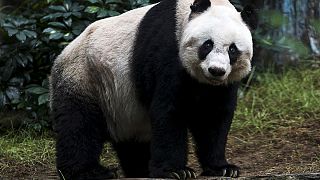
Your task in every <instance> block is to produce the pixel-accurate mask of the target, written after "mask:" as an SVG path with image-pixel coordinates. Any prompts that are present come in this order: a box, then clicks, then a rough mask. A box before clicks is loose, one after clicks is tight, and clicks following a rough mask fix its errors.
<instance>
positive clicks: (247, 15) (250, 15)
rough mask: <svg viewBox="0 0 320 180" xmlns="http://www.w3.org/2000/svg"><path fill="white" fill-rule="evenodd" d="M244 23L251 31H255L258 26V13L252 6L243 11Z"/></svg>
mask: <svg viewBox="0 0 320 180" xmlns="http://www.w3.org/2000/svg"><path fill="white" fill-rule="evenodd" d="M241 17H242V19H243V21H244V22H245V23H246V24H247V25H248V26H249V27H250V30H255V29H256V28H257V26H258V13H257V11H256V9H255V8H254V7H253V6H252V5H248V6H245V7H244V8H243V10H242V11H241Z"/></svg>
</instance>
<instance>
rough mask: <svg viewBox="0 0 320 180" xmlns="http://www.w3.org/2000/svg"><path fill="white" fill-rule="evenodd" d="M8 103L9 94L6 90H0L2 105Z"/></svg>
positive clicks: (0, 102) (0, 104) (0, 105)
mask: <svg viewBox="0 0 320 180" xmlns="http://www.w3.org/2000/svg"><path fill="white" fill-rule="evenodd" d="M7 103H8V99H7V96H6V95H5V93H4V92H2V91H0V107H3V106H4V105H6V104H7Z"/></svg>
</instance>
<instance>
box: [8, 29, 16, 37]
mask: <svg viewBox="0 0 320 180" xmlns="http://www.w3.org/2000/svg"><path fill="white" fill-rule="evenodd" d="M5 30H6V31H7V32H8V35H9V36H10V37H11V36H13V35H15V34H17V33H18V32H19V31H18V29H13V28H5Z"/></svg>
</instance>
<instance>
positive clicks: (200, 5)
mask: <svg viewBox="0 0 320 180" xmlns="http://www.w3.org/2000/svg"><path fill="white" fill-rule="evenodd" d="M210 6H211V2H210V0H194V2H193V4H192V5H191V6H190V8H191V12H192V13H201V12H203V11H205V10H207V9H208V8H209V7H210Z"/></svg>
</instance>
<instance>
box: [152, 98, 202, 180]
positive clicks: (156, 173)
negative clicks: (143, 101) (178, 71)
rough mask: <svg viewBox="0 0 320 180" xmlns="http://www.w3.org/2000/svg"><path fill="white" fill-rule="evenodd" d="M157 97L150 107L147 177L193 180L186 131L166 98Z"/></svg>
mask: <svg viewBox="0 0 320 180" xmlns="http://www.w3.org/2000/svg"><path fill="white" fill-rule="evenodd" d="M156 94H158V96H157V97H156V98H155V99H154V100H153V102H152V105H151V110H150V113H151V121H152V123H151V125H152V139H151V160H150V164H149V170H150V176H151V177H155V178H174V179H187V178H196V175H195V171H193V170H192V169H191V168H188V167H186V164H187V127H186V126H185V124H184V123H182V122H179V120H181V119H180V118H179V116H178V114H179V113H178V112H177V108H176V106H175V105H174V103H172V102H173V101H171V100H170V98H169V97H170V96H166V95H164V94H162V93H156Z"/></svg>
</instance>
